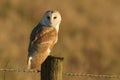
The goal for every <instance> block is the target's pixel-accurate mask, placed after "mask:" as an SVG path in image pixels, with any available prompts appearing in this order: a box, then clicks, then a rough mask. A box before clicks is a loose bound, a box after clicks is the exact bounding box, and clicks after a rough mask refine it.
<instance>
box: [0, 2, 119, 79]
mask: <svg viewBox="0 0 120 80" xmlns="http://www.w3.org/2000/svg"><path fill="white" fill-rule="evenodd" d="M49 9H56V10H59V11H60V13H61V14H62V23H61V25H60V33H59V41H58V43H57V45H56V46H55V48H54V50H53V51H52V55H55V56H63V57H64V58H65V60H64V71H66V72H81V73H84V72H85V73H96V74H107V73H109V74H110V73H111V74H115V73H116V74H117V73H120V58H119V57H120V42H119V41H120V1H119V0H76V1H75V0H64V1H62V0H59V1H57V0H51V1H50V0H49V1H48V0H35V1H31V0H2V1H0V54H1V56H0V68H5V65H6V64H7V63H8V65H7V67H6V68H26V58H27V47H28V42H29V35H30V32H31V30H32V29H33V27H34V26H35V25H37V23H38V22H39V21H40V18H41V16H42V15H43V13H44V12H45V11H46V10H49ZM13 77H14V80H38V78H39V74H34V73H9V72H7V73H6V80H13ZM0 78H2V74H1V73H0ZM66 78H68V77H65V78H63V79H64V80H66ZM0 80H1V79H0ZM69 80H80V79H79V78H75V79H74V78H71V79H70V78H69ZM82 80H84V79H82ZM85 80H93V79H85ZM94 80H98V79H94ZM102 80H103V79H102ZM114 80H115V79H114Z"/></svg>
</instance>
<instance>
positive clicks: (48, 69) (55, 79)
mask: <svg viewBox="0 0 120 80" xmlns="http://www.w3.org/2000/svg"><path fill="white" fill-rule="evenodd" d="M62 64H63V57H54V56H48V58H47V59H46V60H45V62H44V63H43V64H42V65H41V80H62V67H63V65H62Z"/></svg>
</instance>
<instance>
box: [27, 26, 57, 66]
mask: <svg viewBox="0 0 120 80" xmlns="http://www.w3.org/2000/svg"><path fill="white" fill-rule="evenodd" d="M57 38H58V33H57V31H56V29H55V28H54V27H46V26H41V27H38V26H37V27H35V28H34V29H33V31H32V33H31V37H30V43H29V48H28V58H29V57H32V60H31V64H29V63H28V65H30V66H31V68H37V67H39V66H40V64H42V62H43V61H44V60H45V59H46V58H47V56H48V55H49V53H50V51H51V49H52V47H53V46H54V44H55V43H56V42H57ZM28 62H29V59H28Z"/></svg>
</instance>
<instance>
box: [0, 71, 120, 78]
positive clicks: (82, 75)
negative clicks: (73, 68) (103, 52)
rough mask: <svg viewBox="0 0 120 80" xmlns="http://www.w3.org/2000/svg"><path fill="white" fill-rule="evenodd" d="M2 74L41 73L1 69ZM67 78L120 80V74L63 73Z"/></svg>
mask: <svg viewBox="0 0 120 80" xmlns="http://www.w3.org/2000/svg"><path fill="white" fill-rule="evenodd" d="M0 72H33V73H39V72H41V71H40V70H37V69H0ZM63 75H65V76H79V77H93V78H117V79H120V75H119V74H87V73H75V72H63Z"/></svg>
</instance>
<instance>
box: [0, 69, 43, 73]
mask: <svg viewBox="0 0 120 80" xmlns="http://www.w3.org/2000/svg"><path fill="white" fill-rule="evenodd" d="M0 71H3V72H35V73H38V72H41V71H40V70H37V69H0Z"/></svg>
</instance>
